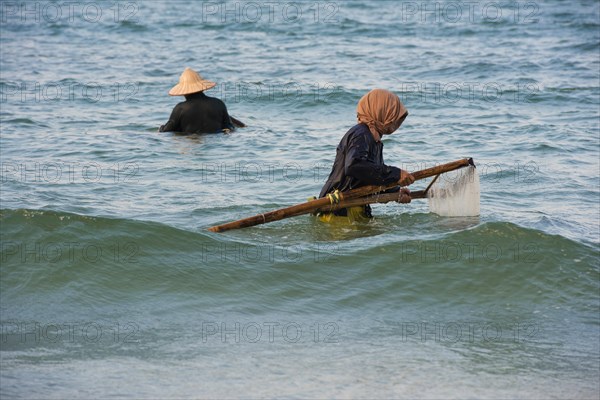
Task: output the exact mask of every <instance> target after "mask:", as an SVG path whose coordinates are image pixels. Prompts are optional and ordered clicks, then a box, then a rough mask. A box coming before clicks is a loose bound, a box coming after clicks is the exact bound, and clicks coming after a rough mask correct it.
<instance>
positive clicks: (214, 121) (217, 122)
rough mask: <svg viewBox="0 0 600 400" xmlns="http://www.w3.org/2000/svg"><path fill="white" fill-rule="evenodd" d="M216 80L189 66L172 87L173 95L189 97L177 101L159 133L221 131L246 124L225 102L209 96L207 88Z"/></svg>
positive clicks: (171, 93) (171, 94)
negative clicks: (207, 77)
mask: <svg viewBox="0 0 600 400" xmlns="http://www.w3.org/2000/svg"><path fill="white" fill-rule="evenodd" d="M215 85H216V83H214V82H211V81H208V80H206V79H203V78H202V77H201V76H200V74H198V73H197V72H196V71H194V70H193V69H191V68H186V69H185V70H184V71H183V73H182V74H181V76H180V77H179V83H178V84H177V85H175V86H174V87H173V88H172V89H171V90H169V95H170V96H185V101H184V102H181V103H179V104H177V105H176V106H175V108H173V111H172V112H171V116H170V117H169V121H167V123H166V124H164V125H161V127H160V128H158V131H159V132H180V133H218V132H223V131H224V132H228V131H230V130H232V129H234V126H238V127H243V126H245V125H244V124H243V123H242V122H240V121H238V120H236V119H235V118H232V117H230V116H229V113H228V112H227V107H226V106H225V103H223V102H222V101H221V100H219V99H217V98H214V97H208V96H207V95H205V94H204V91H205V90H208V89H211V88H213V87H214V86H215Z"/></svg>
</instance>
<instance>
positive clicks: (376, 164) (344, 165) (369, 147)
mask: <svg viewBox="0 0 600 400" xmlns="http://www.w3.org/2000/svg"><path fill="white" fill-rule="evenodd" d="M399 180H400V169H399V168H396V167H391V166H387V165H385V164H384V163H383V143H381V142H376V141H375V139H374V138H373V135H372V134H371V131H369V127H368V126H367V125H365V124H358V125H355V126H353V127H352V128H350V130H349V131H348V132H346V134H345V135H344V137H343V138H342V140H341V141H340V144H339V145H338V147H337V153H336V156H335V162H334V163H333V168H332V169H331V173H330V174H329V178H328V179H327V182H326V183H325V185H324V186H323V188H322V189H321V193H320V194H319V197H325V196H326V195H327V194H328V193H330V192H333V191H334V190H336V189H337V190H339V191H340V192H344V191H346V190H349V189H354V188H357V187H361V186H367V185H389V184H391V183H394V182H398V181H399Z"/></svg>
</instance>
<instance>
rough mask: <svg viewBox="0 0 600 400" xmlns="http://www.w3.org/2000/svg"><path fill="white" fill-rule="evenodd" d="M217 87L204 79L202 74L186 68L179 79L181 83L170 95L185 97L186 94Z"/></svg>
mask: <svg viewBox="0 0 600 400" xmlns="http://www.w3.org/2000/svg"><path fill="white" fill-rule="evenodd" d="M215 85H216V83H214V82H211V81H207V80H206V79H203V78H202V77H201V76H200V74H199V73H197V72H196V71H194V70H193V69H191V68H186V69H185V71H183V73H182V74H181V76H180V77H179V83H178V84H177V85H175V86H173V88H172V89H171V90H169V95H170V96H184V95H186V94H192V93H197V92H202V91H204V90H208V89H210V88H212V87H215Z"/></svg>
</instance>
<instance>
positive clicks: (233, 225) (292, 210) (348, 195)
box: [208, 158, 475, 232]
mask: <svg viewBox="0 0 600 400" xmlns="http://www.w3.org/2000/svg"><path fill="white" fill-rule="evenodd" d="M469 165H475V164H474V163H473V159H472V158H463V159H461V160H457V161H452V162H449V163H447V164H441V165H438V166H435V167H431V168H427V169H424V170H421V171H416V172H413V173H412V175H413V177H414V178H415V181H418V180H421V179H425V178H429V177H431V176H435V175H439V174H443V173H445V172H450V171H454V170H456V169H459V168H463V167H467V166H469ZM398 185H399V182H394V183H392V184H389V185H384V186H362V187H359V188H356V189H351V190H348V191H346V192H342V193H340V195H339V202H340V203H341V202H342V201H348V200H352V199H356V198H359V197H364V196H368V195H370V194H374V193H380V192H383V191H385V190H387V189H391V188H393V187H396V186H398ZM391 194H394V193H391ZM397 196H398V195H397V194H396V197H397ZM411 197H412V196H411ZM388 201H392V200H388ZM346 204H348V203H346ZM363 204H366V203H363ZM331 205H332V203H331V201H330V199H329V198H328V197H322V198H320V199H316V200H311V201H308V202H306V203H300V204H296V205H294V206H291V207H286V208H281V209H279V210H274V211H269V212H266V213H264V214H258V215H255V216H252V217H249V218H244V219H240V220H238V221H233V222H229V223H226V224H223V225H216V226H213V227H210V228H208V230H209V231H212V232H225V231H228V230H231V229H239V228H246V227H249V226H255V225H260V224H266V223H267V222H274V221H279V220H282V219H284V218H290V217H295V216H298V215H303V214H310V213H311V212H314V211H316V210H319V209H322V208H327V207H329V206H331ZM345 207H350V206H348V205H346V206H344V207H343V208H345Z"/></svg>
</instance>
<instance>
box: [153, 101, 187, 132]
mask: <svg viewBox="0 0 600 400" xmlns="http://www.w3.org/2000/svg"><path fill="white" fill-rule="evenodd" d="M180 109H181V107H180V106H179V104H178V105H176V106H175V108H173V111H172V112H171V116H170V117H169V120H168V121H167V123H166V124H164V125H161V127H160V128H158V131H159V132H181V131H182V129H181V126H180V123H179V121H180V114H181V111H180Z"/></svg>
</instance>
